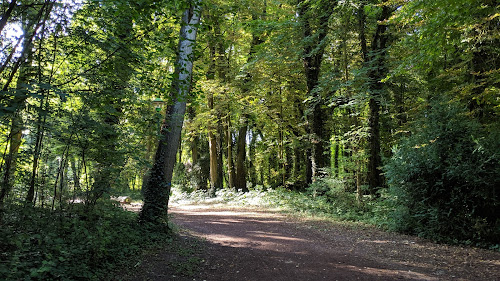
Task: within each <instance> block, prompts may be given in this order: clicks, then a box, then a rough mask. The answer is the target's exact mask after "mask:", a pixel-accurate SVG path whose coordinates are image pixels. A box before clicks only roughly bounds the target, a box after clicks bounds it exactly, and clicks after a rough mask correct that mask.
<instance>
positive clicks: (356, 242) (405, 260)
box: [170, 205, 500, 280]
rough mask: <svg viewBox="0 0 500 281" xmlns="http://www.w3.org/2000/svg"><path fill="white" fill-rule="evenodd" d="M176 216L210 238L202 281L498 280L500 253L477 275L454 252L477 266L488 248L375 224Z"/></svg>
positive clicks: (189, 208)
mask: <svg viewBox="0 0 500 281" xmlns="http://www.w3.org/2000/svg"><path fill="white" fill-rule="evenodd" d="M170 214H172V216H173V221H174V222H175V223H176V224H177V225H179V226H180V227H181V229H185V230H186V231H188V233H190V234H191V235H193V236H195V237H200V238H203V239H205V240H206V242H207V243H206V244H207V253H208V254H207V257H206V258H205V265H204V266H205V267H206V268H208V269H209V270H206V271H205V272H202V276H200V278H201V279H200V280H500V275H498V273H499V270H498V269H494V268H493V265H494V264H495V263H496V262H498V260H500V254H498V255H496V253H493V256H494V259H492V260H490V262H491V263H490V264H488V265H487V264H484V263H483V264H482V266H483V269H482V270H481V271H480V272H475V271H473V270H472V269H473V268H472V267H471V266H470V265H466V264H462V262H461V260H460V256H457V257H453V255H456V254H466V255H469V256H471V255H478V256H477V262H476V263H475V264H474V268H476V267H478V266H481V264H480V261H481V260H484V259H483V258H481V256H480V255H481V253H483V252H482V250H477V249H469V251H468V252H467V250H464V252H463V253H460V252H457V249H460V248H453V247H449V246H441V245H435V244H432V243H428V242H426V241H421V240H418V239H416V238H413V237H408V236H402V235H396V234H389V233H385V232H381V231H378V230H376V229H373V228H368V227H365V228H361V227H359V228H355V227H348V226H346V225H342V224H334V223H327V222H321V221H316V222H315V221H307V220H305V221H304V220H301V219H297V218H291V217H288V216H285V215H283V214H279V213H273V212H267V211H262V210H256V209H248V210H247V209H243V208H241V209H239V208H234V207H233V208H223V207H220V206H219V207H216V206H211V205H185V206H182V205H176V206H174V207H172V208H171V209H170ZM485 252H487V251H485ZM487 253H491V252H487ZM443 255H452V256H451V257H452V258H454V259H455V263H452V262H449V261H448V260H447V257H443ZM449 258H450V257H448V259H449ZM456 264H459V265H461V267H460V268H456V266H455V267H454V266H453V265H456ZM203 274H204V275H203Z"/></svg>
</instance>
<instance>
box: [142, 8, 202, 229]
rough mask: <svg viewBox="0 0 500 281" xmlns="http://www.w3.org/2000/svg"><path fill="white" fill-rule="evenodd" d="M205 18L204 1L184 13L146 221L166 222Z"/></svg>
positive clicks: (148, 192) (147, 197) (147, 190)
mask: <svg viewBox="0 0 500 281" xmlns="http://www.w3.org/2000/svg"><path fill="white" fill-rule="evenodd" d="M200 17H201V1H200V0H194V1H192V2H191V5H190V7H189V8H187V9H186V10H185V11H184V14H183V17H182V26H181V30H180V34H179V46H178V55H177V61H176V65H175V73H174V76H173V77H177V78H176V79H174V81H173V87H172V90H171V93H170V94H171V98H172V101H173V104H172V105H169V106H167V109H166V114H165V120H164V122H163V125H162V128H161V137H160V142H159V144H158V148H157V150H156V155H155V161H154V164H153V167H152V169H151V174H150V177H149V180H148V182H147V184H146V187H145V190H144V206H143V208H142V210H141V214H140V219H141V221H143V222H153V223H161V222H162V221H163V220H166V219H167V217H166V215H167V211H168V199H169V195H170V189H171V185H172V174H173V171H174V165H175V156H176V154H177V149H178V146H179V140H180V138H181V130H182V125H183V122H184V114H185V112H186V99H187V97H188V94H189V92H190V90H191V77H192V71H193V49H194V44H195V42H196V33H197V30H198V24H199V23H200Z"/></svg>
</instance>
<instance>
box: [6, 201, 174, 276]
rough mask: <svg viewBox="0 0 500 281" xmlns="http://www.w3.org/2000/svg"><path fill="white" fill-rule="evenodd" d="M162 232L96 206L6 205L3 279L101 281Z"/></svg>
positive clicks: (163, 233) (161, 237)
mask: <svg viewBox="0 0 500 281" xmlns="http://www.w3.org/2000/svg"><path fill="white" fill-rule="evenodd" d="M168 238H169V235H168V233H167V232H166V231H161V230H158V231H151V230H150V229H145V228H144V226H141V225H139V224H138V223H137V215H136V214H134V213H131V212H127V211H124V210H122V209H121V208H119V207H116V206H114V205H113V204H112V203H111V202H101V203H99V204H97V205H96V206H95V207H94V209H92V210H89V209H88V208H85V207H84V206H83V205H74V206H72V208H71V209H68V210H66V211H60V210H57V211H50V210H47V209H43V208H33V207H31V206H28V207H25V206H22V205H19V206H17V205H9V206H7V208H6V211H5V213H4V215H3V221H2V227H1V228H0V276H2V280H105V279H108V277H109V275H110V274H112V273H113V272H114V270H116V269H117V268H119V267H120V266H123V265H124V264H127V263H130V262H131V259H137V258H139V257H140V253H141V252H142V251H143V250H144V249H147V248H148V247H151V245H154V244H155V243H156V242H160V241H165V240H167V239H168Z"/></svg>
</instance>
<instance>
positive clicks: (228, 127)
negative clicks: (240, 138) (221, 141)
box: [226, 109, 235, 188]
mask: <svg viewBox="0 0 500 281" xmlns="http://www.w3.org/2000/svg"><path fill="white" fill-rule="evenodd" d="M226 118H227V125H226V147H227V173H228V181H227V186H228V187H229V188H234V177H235V172H234V164H233V135H232V133H231V114H230V110H229V109H228V115H227V117H226Z"/></svg>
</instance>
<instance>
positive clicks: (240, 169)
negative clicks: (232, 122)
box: [235, 117, 248, 192]
mask: <svg viewBox="0 0 500 281" xmlns="http://www.w3.org/2000/svg"><path fill="white" fill-rule="evenodd" d="M244 118H245V121H244V122H243V125H242V126H241V127H240V129H239V132H238V143H237V156H236V181H235V187H236V189H237V190H242V191H243V192H248V188H247V177H246V175H247V169H246V166H245V158H246V146H247V143H246V139H247V129H248V117H244Z"/></svg>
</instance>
